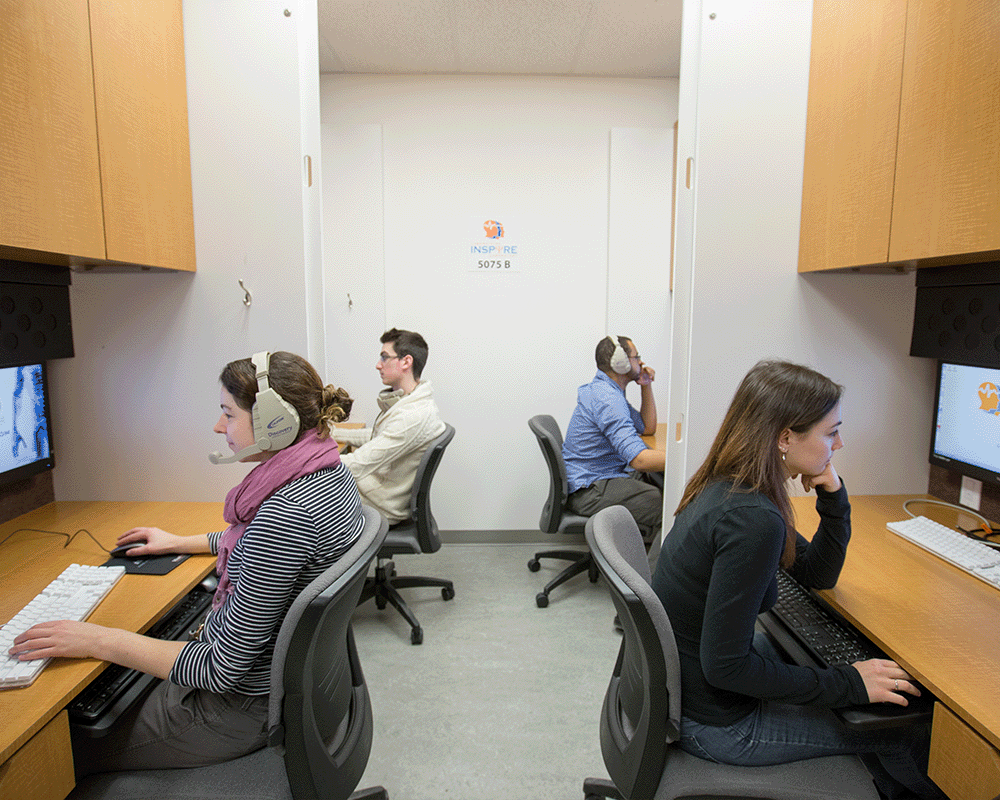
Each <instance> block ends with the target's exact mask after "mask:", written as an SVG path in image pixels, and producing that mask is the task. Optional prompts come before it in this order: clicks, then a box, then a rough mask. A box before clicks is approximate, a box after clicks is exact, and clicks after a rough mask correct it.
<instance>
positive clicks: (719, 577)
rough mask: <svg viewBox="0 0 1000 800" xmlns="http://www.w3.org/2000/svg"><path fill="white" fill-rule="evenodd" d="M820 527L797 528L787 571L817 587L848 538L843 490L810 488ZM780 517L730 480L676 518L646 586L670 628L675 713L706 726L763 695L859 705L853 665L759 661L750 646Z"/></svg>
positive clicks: (768, 601)
mask: <svg viewBox="0 0 1000 800" xmlns="http://www.w3.org/2000/svg"><path fill="white" fill-rule="evenodd" d="M816 494H817V497H816V510H817V511H818V512H819V515H820V524H819V528H818V529H817V531H816V534H815V536H813V539H812V541H811V542H809V541H807V540H806V539H805V538H804V537H803V536H801V535H799V534H796V536H797V541H796V558H795V564H794V566H793V567H792V568H791V569H790V570H789V572H790V573H791V574H792V575H793V577H795V578H796V580H798V581H799V582H800V583H802V584H803V585H805V586H811V587H815V588H818V589H825V588H830V587H832V586H833V585H834V584H836V582H837V578H838V577H839V575H840V569H841V567H842V566H843V563H844V556H845V554H846V551H847V543H848V541H849V540H850V536H851V520H850V513H851V507H850V503H849V502H848V499H847V490H846V488H844V487H843V486H841V488H840V490H839V491H837V492H832V493H830V492H825V491H823V490H822V489H819V488H817V490H816ZM784 543H785V522H784V519H783V518H782V516H781V513H780V512H779V511H778V508H777V506H775V504H774V503H773V502H771V501H770V500H768V499H767V498H766V497H763V496H762V495H760V494H756V493H752V492H749V491H747V490H746V489H741V488H736V489H735V490H734V489H733V485H732V483H730V482H725V481H718V482H716V483H713V484H710V485H709V486H708V487H706V488H705V489H704V490H703V491H702V492H701V494H699V495H698V496H697V497H696V498H695V499H694V500H693V501H692V502H691V503H690V504H689V505H688V506H687V507H686V508H685V509H684V510H683V511H681V513H680V514H678V515H677V517H676V519H675V520H674V525H673V528H671V530H670V533H669V534H667V536H666V538H665V539H664V542H663V548H662V550H661V552H660V557H659V561H657V564H656V570H655V574H654V575H653V590H654V591H655V592H656V594H657V596H658V597H659V598H660V601H661V602H662V603H663V606H664V608H665V609H666V611H667V616H668V617H669V618H670V623H671V625H672V627H673V629H674V636H675V638H676V640H677V649H678V652H679V655H680V663H681V706H682V713H683V714H684V715H685V716H687V717H690V718H691V719H693V720H695V721H697V722H701V723H702V724H705V725H728V724H731V723H733V722H735V721H737V720H739V719H742V718H743V717H745V716H746V715H747V714H749V713H750V712H751V711H753V710H754V708H755V707H756V706H757V704H758V703H759V702H760V701H762V700H777V701H781V702H785V703H792V704H799V705H816V706H823V707H827V708H836V707H839V706H845V705H852V704H857V703H864V702H867V700H868V694H867V692H866V690H865V687H864V682H863V681H862V679H861V675H860V674H859V673H858V671H857V670H856V669H854V668H853V667H851V666H843V667H835V668H832V669H819V668H813V667H799V666H794V665H791V664H786V663H784V662H780V661H774V660H773V659H769V658H764V657H763V656H761V655H760V654H758V653H757V652H756V650H754V648H753V636H754V623H755V622H756V619H757V615H758V614H760V613H762V612H764V611H767V610H768V609H769V608H771V606H773V605H774V602H775V600H776V599H777V593H778V587H777V582H776V579H775V575H776V573H777V570H778V563H779V561H780V559H781V553H782V550H783V548H784Z"/></svg>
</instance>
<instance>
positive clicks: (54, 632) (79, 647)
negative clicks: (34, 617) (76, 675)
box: [10, 619, 108, 661]
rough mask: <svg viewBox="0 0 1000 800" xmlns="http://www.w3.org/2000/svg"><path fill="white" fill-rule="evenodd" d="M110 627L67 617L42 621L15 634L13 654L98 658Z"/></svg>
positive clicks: (30, 656) (28, 656) (19, 655)
mask: <svg viewBox="0 0 1000 800" xmlns="http://www.w3.org/2000/svg"><path fill="white" fill-rule="evenodd" d="M107 630H108V629H107V628H104V627H101V626H100V625H94V624H93V623H91V622H79V621H78V620H71V619H63V620H56V621H53V622H40V623H38V624H37V625H34V626H32V627H31V628H28V630H26V631H25V632H24V633H22V634H20V635H19V636H17V637H15V639H14V646H13V647H11V648H10V655H12V656H14V657H15V658H21V657H24V659H25V660H29V661H30V660H32V659H36V658H55V657H57V656H58V657H62V658H95V657H96V653H97V652H98V648H99V643H100V640H101V636H102V635H104V633H105V632H106V631H107Z"/></svg>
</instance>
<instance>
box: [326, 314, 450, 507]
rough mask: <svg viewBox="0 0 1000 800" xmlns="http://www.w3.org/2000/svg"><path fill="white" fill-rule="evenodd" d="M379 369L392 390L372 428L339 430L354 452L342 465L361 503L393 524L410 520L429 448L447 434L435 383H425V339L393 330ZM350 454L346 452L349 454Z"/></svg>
mask: <svg viewBox="0 0 1000 800" xmlns="http://www.w3.org/2000/svg"><path fill="white" fill-rule="evenodd" d="M381 342H382V350H381V352H380V353H379V357H378V361H377V362H376V363H375V369H377V370H378V372H379V375H381V376H382V383H384V384H385V385H386V388H385V389H383V390H382V391H381V392H379V395H378V405H379V408H380V409H381V413H379V415H378V417H377V418H376V419H375V424H374V425H372V426H371V427H370V428H359V429H351V428H333V429H332V431H333V437H334V439H336V441H338V442H340V443H343V444H346V445H351V446H352V447H353V450H348V451H346V452H344V453H342V454H341V456H340V460H341V461H342V462H343V463H344V465H345V466H346V467H347V468H348V469H349V470H350V471H351V474H352V475H354V480H355V481H356V482H357V484H358V491H359V492H360V493H361V500H362V502H364V503H365V504H367V505H370V506H371V507H372V508H375V509H377V510H378V511H380V512H381V513H382V515H383V516H384V517H385V518H386V519H387V520H388V521H389V524H390V525H392V524H395V523H397V522H402V521H403V520H405V519H409V517H410V490H411V489H412V488H413V479H414V477H415V476H416V473H417V467H418V466H419V465H420V458H421V456H423V454H424V450H426V449H427V447H428V445H430V443H431V442H432V441H433V440H434V439H435V438H437V437H438V436H440V435H441V434H442V433H444V422H442V421H441V415H440V414H439V413H438V407H437V403H435V402H434V390H433V389H432V388H431V384H430V381H423V380H420V375H421V373H422V372H423V369H424V364H426V363H427V342H425V341H424V337H423V336H421V335H420V334H419V333H415V332H413V331H403V330H398V329H396V328H393V329H392V330H389V331H386V332H385V333H383V334H382V338H381ZM345 450H346V448H345Z"/></svg>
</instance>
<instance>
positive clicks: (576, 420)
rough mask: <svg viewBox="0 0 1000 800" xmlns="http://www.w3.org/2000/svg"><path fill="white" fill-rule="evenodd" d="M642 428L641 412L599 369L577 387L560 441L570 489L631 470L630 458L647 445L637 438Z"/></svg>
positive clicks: (616, 476)
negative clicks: (564, 433) (563, 437)
mask: <svg viewBox="0 0 1000 800" xmlns="http://www.w3.org/2000/svg"><path fill="white" fill-rule="evenodd" d="M644 430H645V425H644V424H643V421H642V415H641V414H640V413H639V412H638V411H636V410H635V409H634V408H633V407H632V405H631V404H630V403H629V402H628V400H626V399H625V392H624V391H622V389H621V387H620V386H618V384H617V383H615V382H614V381H613V380H611V378H609V377H608V376H607V375H605V374H604V373H603V372H600V371H598V373H597V375H595V376H594V380H592V381H591V382H590V383H586V384H584V385H583V386H581V387H580V388H579V389H577V392H576V408H575V409H574V410H573V416H572V417H571V418H570V421H569V427H568V428H567V429H566V438H565V440H564V441H563V461H565V462H566V477H567V479H568V480H569V491H570V493H573V492H575V491H576V490H577V489H583V488H585V487H587V486H590V485H591V484H592V483H594V481H599V480H603V479H606V478H624V477H626V476H627V475H628V474H629V473H630V472H632V468H631V467H629V464H630V463H631V462H632V459H634V458H635V457H636V456H637V455H639V453H641V452H642V451H643V450H645V449H646V444H645V442H643V441H642V439H641V438H639V436H640V434H641V433H642V431H644Z"/></svg>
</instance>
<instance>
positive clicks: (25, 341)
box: [0, 283, 73, 366]
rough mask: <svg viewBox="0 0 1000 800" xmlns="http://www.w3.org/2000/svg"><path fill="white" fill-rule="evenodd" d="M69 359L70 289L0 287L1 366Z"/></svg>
mask: <svg viewBox="0 0 1000 800" xmlns="http://www.w3.org/2000/svg"><path fill="white" fill-rule="evenodd" d="M72 355H73V329H72V325H71V320H70V311H69V287H68V286H51V285H44V284H32V283H0V366H12V365H17V364H34V363H36V362H39V361H47V360H49V359H52V358H69V357H71V356H72Z"/></svg>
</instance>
